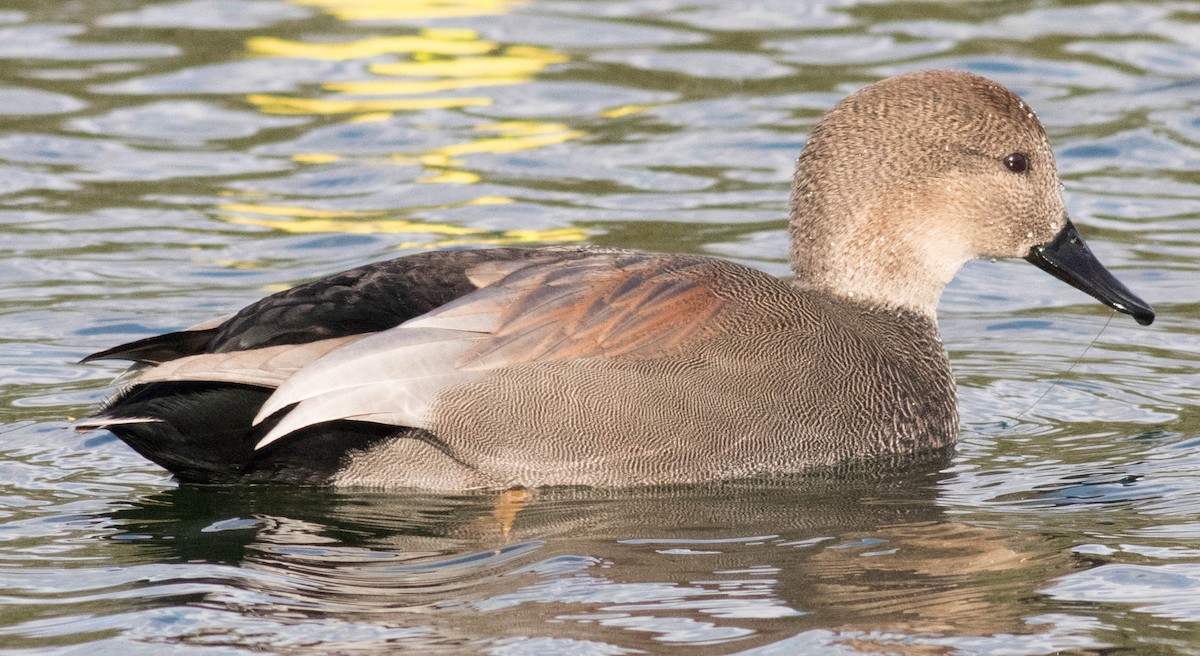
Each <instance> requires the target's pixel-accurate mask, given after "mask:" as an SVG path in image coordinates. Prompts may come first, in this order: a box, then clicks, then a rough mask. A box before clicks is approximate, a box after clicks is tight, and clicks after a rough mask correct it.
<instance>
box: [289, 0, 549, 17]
mask: <svg viewBox="0 0 1200 656" xmlns="http://www.w3.org/2000/svg"><path fill="white" fill-rule="evenodd" d="M293 2H295V3H296V4H301V5H309V6H312V7H320V8H321V9H323V10H325V12H326V13H328V14H331V15H333V16H336V17H338V18H340V19H342V20H389V19H390V20H406V19H414V18H461V17H464V16H494V15H496V14H503V13H507V12H508V10H509V9H510V8H511V7H513V6H516V5H522V4H525V2H524V0H293Z"/></svg>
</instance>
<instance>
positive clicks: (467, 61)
mask: <svg viewBox="0 0 1200 656" xmlns="http://www.w3.org/2000/svg"><path fill="white" fill-rule="evenodd" d="M292 1H293V2H296V3H298V4H304V5H310V6H316V7H320V8H321V9H323V10H324V11H325V12H327V13H329V14H330V15H332V16H335V17H337V18H340V19H342V20H379V19H396V20H405V19H416V18H439V17H442V18H444V17H454V16H480V15H490V14H498V13H503V12H506V11H508V10H509V9H510V8H511V7H512V6H514V5H517V4H522V3H520V2H513V1H512V0H395V1H388V0H292ZM246 48H247V50H248V52H249V53H250V54H252V55H256V56H263V57H293V58H303V59H323V60H332V61H348V60H356V59H365V60H370V61H369V62H368V66H367V68H366V70H367V71H368V72H369V74H370V75H371V76H373V77H369V78H368V79H362V80H350V81H337V82H327V83H325V84H323V85H322V86H321V90H322V91H323V92H324V94H323V95H320V96H318V97H301V96H297V95H283V94H250V95H248V96H247V100H248V101H249V102H250V103H251V104H252V105H254V106H256V107H257V108H258V109H259V111H261V112H264V113H268V114H299V115H320V116H341V117H344V118H343V119H342V120H345V121H347V122H371V121H386V120H389V119H391V118H392V117H393V116H395V114H396V113H398V112H413V111H422V110H435V109H457V108H463V107H478V106H487V105H490V104H491V103H492V98H491V96H490V95H489V94H488V89H492V88H496V87H501V86H515V85H520V84H525V83H528V82H529V81H531V80H532V79H533V76H535V75H538V74H540V73H542V72H543V71H544V70H545V69H546V68H547V67H548V66H551V65H553V64H558V63H562V62H565V61H567V57H566V56H564V55H562V54H560V53H557V52H554V51H553V50H550V49H547V48H541V47H534V46H524V45H506V44H501V43H496V42H493V41H488V40H484V39H481V38H480V37H479V35H478V34H477V33H476V32H475V31H473V30H467V29H432V28H425V29H419V30H414V33H412V34H407V35H399V36H371V37H369V38H363V39H358V40H353V41H344V42H334V43H330V42H308V41H301V40H288V39H280V38H274V37H255V38H251V39H249V40H247V41H246ZM467 134H468V136H467V139H466V140H465V141H463V142H461V143H453V144H450V145H445V146H439V147H436V148H430V149H428V150H425V151H421V152H396V153H393V154H391V155H390V156H385V158H386V159H384V161H390V162H392V163H394V164H397V165H402V166H413V165H415V166H420V167H424V168H425V169H426V173H425V174H424V175H422V176H420V177H418V178H417V179H416V182H419V183H423V184H443V185H445V184H449V185H471V184H475V183H478V182H480V180H481V176H480V175H479V174H478V173H476V172H473V171H470V170H466V169H465V168H464V167H465V163H464V162H463V161H462V158H463V157H464V156H467V155H471V154H478V153H511V152H517V151H521V150H530V149H537V148H544V147H547V146H550V145H554V144H559V143H563V142H566V141H570V140H572V139H578V138H580V137H582V136H584V132H582V131H580V130H575V129H572V128H571V127H569V126H567V125H564V124H561V123H549V122H543V121H501V122H492V121H487V122H482V123H480V124H478V125H476V126H474V130H473V131H472V132H469V133H467ZM359 157H360V156H358V155H350V154H339V153H336V152H311V153H299V154H296V155H294V156H293V160H294V161H296V162H299V163H302V164H311V165H322V164H331V163H335V162H338V161H341V160H345V159H356V158H359ZM361 157H371V158H372V159H378V156H377V155H376V156H361ZM500 202H512V200H511V199H507V198H493V197H481V198H476V199H474V200H472V201H468V202H466V203H462V202H458V203H453V204H448V205H444V206H441V207H442V208H446V207H455V206H462V205H468V204H491V203H500ZM422 209H430V208H406V209H405V212H406V213H407V212H412V211H419V210H422ZM221 218H222V219H224V220H226V221H230V222H233V223H239V224H248V225H258V226H263V227H269V228H273V229H278V230H284V231H287V232H293V233H313V232H347V233H358V234H362V233H414V234H417V233H419V234H425V235H440V236H442V237H443V238H444V239H443V240H442V241H438V242H433V243H427V244H424V245H425V246H439V245H459V244H506V243H522V242H538V241H579V240H582V239H584V238H585V237H586V233H585V232H584V231H583V230H579V229H574V228H570V229H556V230H513V231H504V232H495V231H485V230H476V229H471V228H464V227H461V226H451V225H447V224H432V223H423V222H420V221H411V220H408V219H398V218H389V217H385V216H383V213H381V212H349V211H342V212H330V211H328V210H315V209H311V208H305V207H291V206H284V205H269V204H263V205H248V204H237V203H231V204H227V205H222V206H221ZM405 246H408V245H407V244H406V245H402V247H405Z"/></svg>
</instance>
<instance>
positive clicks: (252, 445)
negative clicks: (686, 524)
mask: <svg viewBox="0 0 1200 656" xmlns="http://www.w3.org/2000/svg"><path fill="white" fill-rule="evenodd" d="M790 232H791V264H792V268H793V270H794V271H795V274H796V276H795V279H794V280H790V281H785V280H779V279H776V278H774V277H771V276H769V275H767V274H765V273H763V272H761V271H756V270H754V269H750V268H747V267H745V266H741V265H739V264H734V263H732V262H728V261H724V260H720V259H714V258H711V257H701V256H695V255H671V254H660V253H646V252H641V251H634V250H619V249H606V248H589V247H554V248H546V249H515V248H495V249H486V250H461V251H442V252H429V253H420V254H416V255H411V256H407V257H401V258H398V259H394V260H391V261H387V262H380V263H376V264H369V265H367V266H363V267H360V268H357V269H353V270H350V271H347V272H345V273H341V274H337V275H334V276H331V277H328V278H324V279H322V280H318V281H315V282H311V283H308V284H306V285H301V286H299V287H295V288H293V289H290V290H287V291H283V292H280V293H277V294H273V295H271V296H268V297H266V298H264V299H262V300H260V301H258V302H257V303H254V304H252V305H250V306H248V307H246V308H245V309H243V310H241V311H240V312H238V313H237V314H235V315H233V316H232V317H231V318H228V319H226V320H219V321H214V322H210V323H209V324H204V325H201V326H197V327H196V328H193V329H190V330H184V331H181V332H176V333H169V334H166V335H161V336H158V337H151V338H148V339H142V340H138V341H135V342H131V343H129V344H124V345H122V346H118V347H116V348H112V349H109V350H106V351H102V352H100V353H96V354H93V355H90V356H88V357H87V358H85V359H84V361H90V360H99V359H109V358H113V359H125V360H132V361H134V362H135V363H136V364H135V365H134V367H133V368H132V369H131V372H130V374H128V375H129V376H130V381H131V383H130V384H129V385H128V386H126V387H125V388H124V389H123V390H122V391H120V392H119V393H118V394H117V395H116V396H114V397H113V398H112V399H111V400H109V401H108V403H107V404H106V405H105V406H104V407H103V408H102V409H101V410H100V411H99V413H98V414H97V415H95V416H94V417H91V418H90V419H88V420H86V421H84V422H82V423H81V424H79V426H80V428H84V429H90V428H106V429H108V430H110V431H112V432H113V433H115V434H116V435H117V436H118V437H120V438H121V439H122V440H124V441H125V442H126V443H128V444H129V445H130V446H131V447H133V448H134V449H135V450H137V451H138V452H139V453H141V454H142V455H144V456H145V457H147V458H149V459H150V460H152V461H154V462H156V463H158V464H159V465H161V466H163V467H165V468H167V469H168V470H170V471H172V472H173V473H174V474H175V475H176V477H177V478H179V479H180V480H184V481H196V482H221V481H237V480H245V481H286V482H293V483H328V484H335V485H370V486H387V487H408V486H412V487H424V488H435V489H450V490H459V489H468V488H509V487H520V486H545V485H589V486H624V485H640V484H656V483H688V482H697V481H706V480H716V479H729V478H740V477H751V476H757V475H762V474H771V473H781V472H793V471H798V470H803V469H806V468H811V467H814V466H823V465H831V464H835V463H840V462H843V461H846V460H849V459H861V458H871V457H877V456H884V455H887V456H904V455H905V454H916V453H919V452H922V451H929V450H933V449H939V448H941V447H945V446H947V445H950V444H952V443H953V442H954V441H955V438H956V435H957V433H958V411H957V408H956V397H955V386H954V378H953V377H952V375H951V372H950V362H949V359H948V358H947V356H946V352H945V350H944V349H943V347H942V342H941V338H940V337H939V335H938V327H937V320H936V316H935V312H936V309H937V303H938V298H939V296H940V295H941V293H942V289H943V287H945V285H946V283H947V282H949V281H950V279H951V277H953V276H954V275H955V272H957V271H958V269H959V268H960V267H961V266H962V265H963V264H964V263H965V262H966V261H968V260H970V259H972V258H976V257H988V258H997V257H1023V258H1025V259H1027V260H1029V261H1030V262H1032V263H1034V264H1035V265H1037V266H1038V267H1040V268H1042V269H1044V270H1046V271H1048V272H1049V273H1050V274H1052V275H1054V276H1055V277H1057V278H1059V279H1061V280H1064V281H1066V282H1068V283H1069V284H1071V285H1073V286H1075V287H1077V288H1079V289H1081V290H1083V291H1084V292H1087V293H1088V294H1091V295H1092V296H1094V297H1095V298H1096V299H1098V300H1099V301H1101V302H1103V303H1105V304H1106V305H1109V306H1111V307H1113V308H1115V309H1116V310H1118V311H1120V312H1124V313H1127V314H1130V315H1132V316H1133V318H1134V319H1136V320H1137V321H1138V322H1139V323H1141V324H1149V323H1150V322H1151V321H1153V319H1154V313H1153V310H1151V308H1150V306H1149V305H1147V304H1146V303H1145V302H1143V301H1142V300H1141V299H1139V298H1138V297H1137V296H1136V295H1134V294H1133V293H1132V292H1130V291H1129V290H1128V289H1126V288H1125V286H1124V285H1122V284H1121V283H1120V282H1119V281H1118V280H1117V279H1116V278H1114V277H1113V276H1112V275H1111V274H1110V273H1109V272H1108V271H1107V270H1106V269H1105V268H1104V267H1103V266H1102V265H1101V264H1100V263H1099V262H1098V261H1097V260H1096V258H1095V257H1094V256H1093V255H1092V253H1091V252H1090V250H1089V249H1088V247H1087V246H1086V244H1084V242H1083V240H1082V239H1081V238H1080V236H1079V233H1078V232H1076V230H1075V227H1074V226H1073V225H1072V224H1071V222H1070V220H1069V219H1068V217H1067V213H1066V209H1065V207H1064V205H1063V199H1062V195H1061V192H1060V185H1059V180H1058V173H1057V172H1056V170H1055V166H1054V156H1053V154H1052V153H1051V150H1050V144H1049V142H1048V141H1047V138H1046V133H1045V130H1044V129H1043V128H1042V125H1041V123H1040V122H1039V121H1038V119H1037V117H1036V116H1035V115H1034V113H1033V111H1032V110H1031V109H1030V108H1029V107H1028V106H1027V105H1026V104H1025V103H1024V102H1023V101H1022V100H1021V99H1020V98H1019V97H1018V96H1017V95H1016V94H1014V93H1013V92H1012V91H1010V90H1008V89H1006V88H1005V87H1003V86H1001V85H999V84H997V83H995V82H992V81H990V80H987V79H985V78H982V77H978V76H975V75H969V74H966V73H955V72H945V71H927V72H921V73H912V74H908V75H901V76H898V77H894V78H890V79H887V80H883V81H881V82H878V83H876V84H873V85H871V86H868V87H866V88H865V89H863V90H861V91H859V92H857V93H855V94H853V95H851V96H849V97H848V98H846V99H844V100H842V101H841V102H840V103H838V105H837V106H836V107H834V108H833V110H832V111H830V112H829V113H828V114H827V115H826V116H825V117H824V118H823V119H822V120H821V122H820V124H819V125H817V127H816V129H814V130H813V133H812V135H811V137H810V138H809V140H808V143H807V145H806V146H805V147H804V150H803V152H802V153H801V154H800V158H799V160H798V163H797V167H796V176H795V181H794V185H793V190H792V207H791V221H790Z"/></svg>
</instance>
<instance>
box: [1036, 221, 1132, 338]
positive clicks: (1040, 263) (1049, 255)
mask: <svg viewBox="0 0 1200 656" xmlns="http://www.w3.org/2000/svg"><path fill="white" fill-rule="evenodd" d="M1025 259H1026V260H1029V261H1030V262H1032V263H1033V264H1035V265H1037V267H1038V268H1039V269H1041V270H1043V271H1045V272H1047V273H1049V274H1050V275H1052V276H1054V277H1055V278H1058V279H1059V280H1062V281H1063V282H1065V283H1067V284H1068V285H1071V286H1072V287H1074V288H1076V289H1078V290H1080V291H1083V292H1086V293H1087V294H1090V295H1091V296H1092V297H1093V298H1095V299H1096V300H1098V301H1100V302H1101V303H1103V304H1105V305H1107V306H1109V307H1111V308H1113V309H1114V310H1116V311H1117V312H1124V313H1125V314H1128V315H1129V316H1131V317H1133V318H1134V320H1135V321H1137V322H1138V323H1140V324H1142V325H1143V326H1148V325H1150V324H1151V323H1152V322H1153V321H1154V309H1153V308H1151V307H1150V305H1149V304H1147V303H1146V302H1145V301H1143V300H1142V299H1140V298H1138V296H1137V294H1134V293H1133V292H1131V291H1129V288H1128V287H1126V286H1125V285H1123V284H1122V283H1121V281H1120V280H1117V279H1116V278H1115V277H1114V276H1113V274H1111V273H1109V272H1108V269H1105V268H1104V265H1103V264H1100V260H1097V259H1096V256H1095V255H1092V249H1090V248H1088V245H1087V242H1085V241H1083V237H1080V236H1079V232H1078V231H1077V230H1075V225H1074V224H1072V223H1071V221H1070V219H1068V220H1067V225H1065V226H1063V229H1062V231H1061V232H1059V233H1058V236H1057V237H1055V238H1054V239H1053V240H1051V241H1050V242H1048V243H1045V244H1041V245H1040V246H1034V247H1033V248H1032V249H1030V250H1029V255H1026V256H1025Z"/></svg>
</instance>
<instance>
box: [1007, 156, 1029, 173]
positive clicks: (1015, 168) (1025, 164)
mask: <svg viewBox="0 0 1200 656" xmlns="http://www.w3.org/2000/svg"><path fill="white" fill-rule="evenodd" d="M1004 165H1005V166H1007V167H1008V170H1009V171H1012V172H1013V173H1024V172H1026V171H1028V170H1029V156H1028V155H1026V154H1025V153H1013V154H1011V155H1009V156H1008V157H1005V158H1004Z"/></svg>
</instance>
